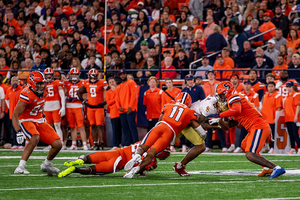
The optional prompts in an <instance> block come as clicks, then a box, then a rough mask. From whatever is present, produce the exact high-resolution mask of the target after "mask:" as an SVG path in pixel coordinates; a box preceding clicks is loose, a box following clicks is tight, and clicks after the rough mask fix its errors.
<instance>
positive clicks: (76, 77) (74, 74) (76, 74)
mask: <svg viewBox="0 0 300 200" xmlns="http://www.w3.org/2000/svg"><path fill="white" fill-rule="evenodd" d="M69 73H70V79H71V81H78V80H79V74H80V71H79V70H78V69H77V68H75V67H73V68H71V69H70V72H69Z"/></svg>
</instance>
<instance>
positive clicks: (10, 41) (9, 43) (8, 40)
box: [2, 35, 15, 48]
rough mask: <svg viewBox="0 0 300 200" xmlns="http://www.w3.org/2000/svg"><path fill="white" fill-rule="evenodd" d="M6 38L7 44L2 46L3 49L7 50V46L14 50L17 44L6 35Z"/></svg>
mask: <svg viewBox="0 0 300 200" xmlns="http://www.w3.org/2000/svg"><path fill="white" fill-rule="evenodd" d="M4 38H5V42H4V43H3V44H2V48H5V47H6V46H10V47H11V48H14V46H15V43H14V41H13V40H12V37H11V36H10V35H6V36H5V37H4Z"/></svg>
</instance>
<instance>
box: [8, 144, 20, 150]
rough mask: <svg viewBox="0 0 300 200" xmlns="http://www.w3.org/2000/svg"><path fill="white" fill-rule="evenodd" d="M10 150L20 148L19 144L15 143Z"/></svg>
mask: <svg viewBox="0 0 300 200" xmlns="http://www.w3.org/2000/svg"><path fill="white" fill-rule="evenodd" d="M10 150H18V146H17V145H14V146H12V147H11V148H10Z"/></svg>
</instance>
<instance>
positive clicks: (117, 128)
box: [111, 117, 122, 148]
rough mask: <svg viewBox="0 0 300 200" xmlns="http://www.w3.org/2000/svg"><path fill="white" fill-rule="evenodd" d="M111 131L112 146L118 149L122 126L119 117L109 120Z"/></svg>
mask: <svg viewBox="0 0 300 200" xmlns="http://www.w3.org/2000/svg"><path fill="white" fill-rule="evenodd" d="M111 124H112V129H113V144H114V147H115V148H118V147H119V145H120V144H121V140H122V125H121V121H120V117H116V118H113V119H111Z"/></svg>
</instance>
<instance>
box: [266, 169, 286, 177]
mask: <svg viewBox="0 0 300 200" xmlns="http://www.w3.org/2000/svg"><path fill="white" fill-rule="evenodd" d="M282 174H285V169H284V168H283V167H279V166H276V167H275V168H274V169H273V172H272V174H271V176H269V177H268V178H277V177H278V176H280V175H282Z"/></svg>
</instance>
